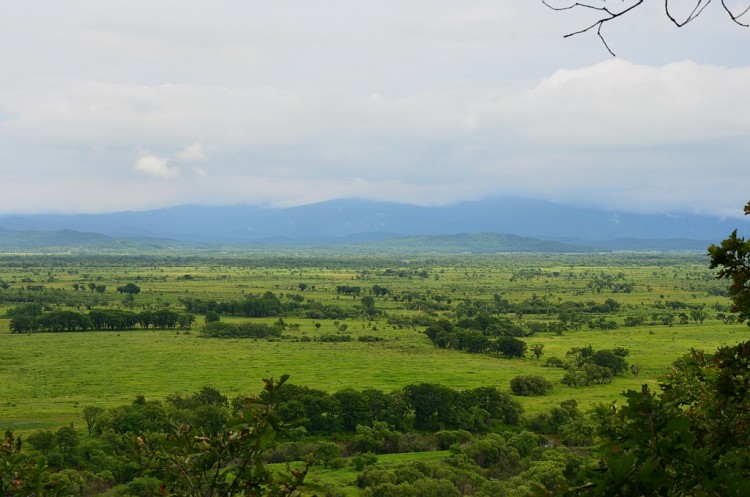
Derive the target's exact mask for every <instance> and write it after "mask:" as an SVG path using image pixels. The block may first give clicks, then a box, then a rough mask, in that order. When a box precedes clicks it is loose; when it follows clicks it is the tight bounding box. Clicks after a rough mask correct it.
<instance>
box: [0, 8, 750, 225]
mask: <svg viewBox="0 0 750 497" xmlns="http://www.w3.org/2000/svg"><path fill="white" fill-rule="evenodd" d="M552 1H553V0H550V2H552ZM619 3H620V2H616V4H619ZM682 3H685V2H682ZM731 3H732V2H730V4H731ZM736 3H737V4H738V5H739V3H740V2H739V0H737V2H736ZM646 4H647V5H645V6H643V7H642V8H640V9H639V10H638V11H635V12H633V13H632V14H630V15H628V16H627V17H624V18H622V19H621V20H619V21H618V22H615V23H610V24H609V25H608V26H606V27H605V30H604V33H605V35H606V37H607V41H608V43H609V45H610V46H611V48H612V49H613V51H615V53H616V54H617V55H618V57H617V58H612V57H611V56H610V55H609V54H608V53H607V51H606V50H605V48H604V47H603V46H602V44H601V43H600V42H599V40H598V39H597V38H596V35H595V34H584V35H580V36H578V37H574V38H569V39H565V40H564V39H563V38H562V36H563V35H564V34H565V33H567V32H569V31H572V30H575V29H576V28H580V27H584V26H585V25H586V24H587V22H590V19H591V18H592V17H591V15H592V14H593V12H586V13H584V12H580V13H575V12H561V13H555V12H552V11H550V10H549V9H547V8H546V7H544V6H543V5H542V4H541V2H540V1H536V0H534V1H531V0H486V1H484V0H481V1H480V0H460V1H457V0H398V1H393V0H338V1H334V0H298V1H285V0H263V1H259V0H236V1H235V0H213V1H211V2H209V1H191V0H174V1H172V0H158V1H153V0H149V1H141V0H128V1H117V0H108V1H101V0H86V1H77V0H71V1H67V2H58V1H53V0H47V1H41V0H40V1H37V0H27V1H23V2H21V1H12V0H5V1H2V2H0V70H1V71H2V72H0V213H9V212H110V211H118V210H143V209H149V208H154V207H163V206H170V205H178V204H185V203H202V204H233V203H252V204H256V203H262V204H273V205H295V204H301V203H309V202H314V201H319V200H326V199H331V198H342V197H361V198H369V199H377V200H392V201H400V202H408V203H418V204H442V203H451V202H456V201H459V200H471V199H478V198H481V197H486V196H500V195H515V196H525V197H534V198H545V199H548V200H552V201H558V202H562V203H568V204H575V205H586V206H604V207H606V208H608V209H612V210H619V211H636V212H679V211H690V212H699V213H707V214H716V215H730V216H740V215H741V211H742V206H743V205H744V204H745V203H746V202H747V200H748V199H750V93H749V92H748V91H749V90H750V29H747V28H741V27H739V26H737V25H735V24H732V23H731V22H730V21H729V20H728V19H727V17H726V16H725V15H724V13H723V11H722V9H721V5H720V4H718V3H717V4H715V5H714V4H711V5H709V7H708V8H707V9H706V11H705V12H704V15H703V16H702V18H700V19H698V20H697V21H695V22H694V23H693V24H690V25H689V26H688V27H685V28H683V29H677V28H675V27H674V26H672V25H671V24H669V21H668V20H667V18H666V17H665V16H664V14H663V11H662V10H661V9H662V4H661V2H646ZM558 5H565V3H564V2H559V3H558ZM748 17H750V15H749V16H748ZM748 20H749V21H750V19H748Z"/></svg>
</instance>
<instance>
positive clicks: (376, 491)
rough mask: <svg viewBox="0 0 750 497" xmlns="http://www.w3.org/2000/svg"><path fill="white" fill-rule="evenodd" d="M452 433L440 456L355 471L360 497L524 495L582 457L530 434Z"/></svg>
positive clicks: (552, 481) (553, 481)
mask: <svg viewBox="0 0 750 497" xmlns="http://www.w3.org/2000/svg"><path fill="white" fill-rule="evenodd" d="M446 435H453V438H454V439H455V440H456V443H454V444H452V446H451V451H452V454H451V455H450V456H449V457H448V458H446V459H445V460H443V461H439V462H433V463H427V462H421V461H420V462H405V463H398V464H390V465H387V466H386V465H381V464H374V465H370V466H367V467H365V468H364V469H363V471H362V472H361V473H360V474H359V475H358V476H357V480H356V484H357V486H358V487H359V488H360V489H361V495H362V496H363V497H379V496H383V497H385V496H388V497H392V496H398V497H402V496H403V497H460V496H475V497H496V496H499V495H502V496H507V497H526V496H527V495H528V493H529V492H530V491H531V490H532V486H533V485H538V486H541V485H544V486H548V487H549V488H554V487H555V484H556V482H557V481H558V480H559V479H560V478H562V477H563V475H564V474H565V471H566V469H567V468H568V467H576V466H577V465H579V464H580V463H581V461H582V460H583V458H582V457H580V456H577V455H575V454H573V453H572V452H571V451H570V450H568V449H564V448H554V447H552V446H549V445H545V442H546V439H545V438H544V437H539V436H538V435H535V434H533V433H530V432H527V431H522V432H520V433H513V432H503V433H493V434H489V435H486V436H482V437H468V438H466V437H462V436H461V434H460V433H446Z"/></svg>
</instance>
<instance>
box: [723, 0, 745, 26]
mask: <svg viewBox="0 0 750 497" xmlns="http://www.w3.org/2000/svg"><path fill="white" fill-rule="evenodd" d="M721 6H722V7H724V10H726V11H727V14H729V18H730V19H732V21H733V22H735V23H736V24H739V25H740V26H742V27H743V28H747V27H748V26H750V25H748V24H745V23H743V22H741V21H740V17H742V16H744V15H745V14H747V13H748V11H750V4H749V5H748V6H747V7H745V10H743V11H742V12H740V13H739V14H737V15H734V14H733V13H732V11H731V10H729V7H727V4H726V0H721Z"/></svg>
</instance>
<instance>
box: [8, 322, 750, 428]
mask: <svg viewBox="0 0 750 497" xmlns="http://www.w3.org/2000/svg"><path fill="white" fill-rule="evenodd" d="M290 322H295V320H290ZM297 322H300V323H301V327H300V328H301V331H299V332H289V334H290V335H294V336H297V337H302V336H304V335H305V334H307V335H308V336H315V335H316V334H320V333H324V332H326V331H325V330H328V331H329V332H332V330H333V326H332V323H330V322H325V326H323V327H321V330H324V331H322V332H321V331H320V330H315V328H314V326H313V324H312V321H301V320H297ZM383 328H386V327H385V326H383ZM351 330H353V331H354V332H355V335H356V334H372V332H370V331H369V330H361V327H360V326H359V325H358V322H356V321H355V322H352V326H351ZM377 333H378V335H379V336H382V337H385V338H386V341H384V342H377V343H361V342H347V343H321V342H315V341H310V342H304V341H280V342H267V341H256V340H248V339H205V338H200V337H199V336H198V334H197V333H195V332H194V333H192V334H184V333H180V334H178V333H176V332H173V331H130V332H85V333H84V332H81V333H61V334H32V335H11V334H2V335H0V399H2V401H0V428H7V427H10V428H14V429H17V430H29V429H36V428H50V427H55V426H62V425H65V424H68V423H70V422H75V423H77V424H79V425H80V424H82V419H81V417H80V413H81V411H82V409H83V407H85V406H89V405H94V406H101V407H112V406H116V405H121V404H125V403H129V402H130V401H132V399H133V398H134V397H135V396H136V395H138V394H143V395H145V396H146V397H147V398H149V399H160V398H163V397H165V396H166V395H169V394H172V393H175V392H191V391H196V390H198V389H200V388H201V387H202V386H205V385H210V386H214V387H216V388H218V389H219V390H221V391H222V392H224V393H225V394H228V395H230V396H232V395H236V394H240V393H250V392H256V391H258V390H259V389H260V386H261V379H262V378H264V377H269V376H273V377H276V378H278V377H279V376H281V375H282V374H290V375H291V380H290V381H291V382H292V383H296V384H302V385H307V386H310V387H313V388H319V389H322V390H326V391H329V392H334V391H337V390H340V389H343V388H347V387H353V388H356V389H363V388H377V389H380V390H384V391H391V390H394V389H399V388H402V387H403V386H405V385H408V384H411V383H419V382H432V383H440V384H443V385H447V386H450V387H452V388H456V389H465V388H474V387H479V386H494V387H499V388H502V389H508V385H509V382H510V380H511V379H512V378H513V377H514V376H517V375H521V374H539V375H544V376H546V377H548V378H549V379H550V380H551V381H552V382H553V383H554V384H555V388H554V389H553V391H552V392H551V393H550V394H548V395H546V396H544V397H532V398H522V399H520V400H521V401H522V403H523V404H524V406H525V407H526V409H527V411H529V412H537V411H540V410H544V409H547V408H549V407H550V406H552V405H554V404H556V403H558V402H560V401H561V400H565V399H568V398H575V399H578V400H579V401H580V402H581V403H582V404H583V405H584V406H588V405H590V404H591V403H594V402H611V401H612V400H614V399H615V398H617V397H618V396H619V393H620V392H622V391H624V390H627V389H636V388H639V386H640V385H641V383H644V382H649V383H652V384H653V383H654V382H655V379H656V377H657V376H658V375H659V374H661V373H663V372H664V371H665V370H666V368H667V367H668V366H669V364H670V363H671V362H672V361H673V360H674V359H675V358H677V357H679V356H680V355H682V354H684V353H686V352H687V351H688V350H689V349H690V348H691V347H696V348H702V349H705V350H707V351H710V350H714V349H715V348H716V347H717V346H719V345H722V344H732V343H736V342H738V341H741V340H746V339H748V338H750V333H749V332H748V328H747V326H744V325H734V326H728V325H708V324H705V325H702V326H691V325H688V326H679V327H678V326H675V327H671V328H670V327H662V326H658V327H657V326H652V327H646V328H621V329H619V330H615V331H608V332H602V331H588V330H587V331H579V332H571V333H566V334H565V335H562V336H556V335H551V334H541V335H537V336H534V337H529V338H526V339H525V340H526V341H527V342H528V343H543V344H544V345H545V348H544V356H543V357H542V359H541V360H540V361H537V360H535V359H533V358H526V359H513V360H507V359H502V358H497V357H495V356H491V355H483V354H468V353H464V352H457V351H452V350H441V349H438V348H435V347H433V346H432V344H431V343H430V342H429V340H428V339H427V338H426V337H425V336H424V335H423V334H421V333H419V332H418V331H415V330H413V329H403V330H396V329H392V328H386V329H385V330H384V331H380V332H377ZM589 344H590V345H592V346H593V347H594V348H595V349H603V348H612V347H616V346H623V347H627V348H628V349H630V351H631V356H630V357H629V358H628V360H629V362H631V363H635V364H638V365H640V366H641V367H642V372H641V374H640V376H639V377H633V376H631V375H626V376H623V377H619V378H617V379H616V380H615V381H614V382H613V383H612V384H608V385H597V386H592V387H588V388H569V387H566V386H564V385H562V384H561V383H560V382H559V380H560V379H561V378H562V375H563V370H561V369H552V368H547V367H543V366H542V364H543V363H544V360H545V359H546V358H547V357H550V356H557V357H561V358H564V355H565V352H566V351H567V350H568V349H570V348H571V347H580V346H586V345H589Z"/></svg>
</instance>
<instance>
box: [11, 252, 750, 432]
mask: <svg viewBox="0 0 750 497" xmlns="http://www.w3.org/2000/svg"><path fill="white" fill-rule="evenodd" d="M0 281H3V282H6V283H7V288H4V289H1V290H0V297H2V301H1V302H0V305H2V309H0V313H2V314H3V315H4V312H5V311H6V310H8V309H12V308H14V307H15V306H16V305H19V304H21V303H24V302H42V303H43V304H44V307H45V312H51V311H53V310H54V309H72V310H78V311H80V312H85V311H86V310H87V309H89V308H113V309H130V310H134V311H138V310H143V309H160V308H169V309H176V310H183V309H184V306H185V301H186V299H193V300H212V301H219V302H220V301H228V300H242V299H244V298H246V297H248V296H252V295H260V294H263V293H265V292H272V293H273V294H275V295H278V296H280V298H283V299H287V298H290V299H291V298H292V297H294V298H296V299H297V300H300V299H302V300H301V301H304V302H310V301H314V302H317V303H320V304H321V305H326V306H335V307H337V308H341V309H343V310H348V311H347V312H349V313H350V314H349V317H346V318H338V319H329V318H310V317H306V316H304V315H299V313H298V314H297V315H295V314H291V315H287V316H278V317H277V316H273V317H263V318H244V317H238V316H223V315H222V316H221V320H222V321H224V322H228V323H241V322H246V321H253V322H264V323H269V324H272V323H274V322H277V321H278V319H279V317H281V318H282V319H283V321H284V323H285V326H286V329H285V331H284V333H283V336H282V338H280V339H275V340H253V339H218V338H203V337H201V336H200V329H201V327H202V326H203V323H204V316H203V315H198V316H197V319H196V322H195V323H194V324H193V326H192V329H189V330H187V329H169V330H153V329H148V330H142V329H133V330H122V331H107V332H102V331H79V332H70V333H29V334H12V333H10V322H11V319H10V318H8V317H5V318H0V428H2V429H5V428H12V429H14V430H17V431H30V430H35V429H39V428H45V429H48V428H53V427H57V426H63V425H67V424H70V423H75V425H76V426H77V427H78V426H82V424H83V421H82V419H81V411H82V409H83V408H84V407H86V406H100V407H111V406H116V405H122V404H127V403H129V402H130V401H131V400H132V399H133V398H134V397H135V396H136V395H140V394H142V395H144V396H146V398H148V399H158V398H163V397H165V396H166V395H169V394H173V393H176V392H193V391H196V390H198V389H200V388H201V387H203V386H213V387H215V388H217V389H219V390H220V391H222V392H223V393H224V394H226V395H228V396H234V395H237V394H240V393H248V392H255V391H257V390H259V388H260V385H261V379H262V378H264V377H269V376H273V377H279V376H281V375H282V374H286V373H288V374H290V375H291V380H290V381H291V382H292V383H295V384H299V385H306V386H309V387H312V388H317V389H321V390H326V391H329V392H334V391H337V390H341V389H343V388H348V387H352V388H355V389H364V388H376V389H380V390H384V391H391V390H394V389H400V388H402V387H404V386H406V385H408V384H412V383H421V382H430V383H439V384H443V385H446V386H449V387H452V388H456V389H464V388H474V387H479V386H495V387H499V388H501V389H503V390H508V385H509V382H510V380H511V378H513V377H515V376H517V375H522V374H523V375H528V374H533V375H542V376H545V377H547V378H548V379H549V380H550V381H552V382H553V384H554V389H553V390H552V391H551V392H550V393H549V394H547V395H545V396H542V397H529V398H520V401H521V402H522V404H523V405H524V407H525V408H526V410H527V412H538V411H541V410H545V409H547V408H549V407H551V406H552V405H555V404H557V403H559V402H560V401H562V400H565V399H569V398H574V399H576V400H578V401H579V402H580V403H581V404H582V405H583V406H589V405H591V404H592V403H597V402H607V403H609V402H611V401H613V400H615V399H616V398H618V396H619V394H620V393H621V392H623V391H625V390H627V389H638V388H640V385H641V384H642V383H645V382H648V383H651V384H654V383H655V382H656V381H657V377H658V376H659V375H660V374H662V373H663V372H664V371H665V370H666V369H667V368H668V367H669V365H670V364H671V363H672V362H673V361H674V360H675V359H676V358H677V357H679V356H681V355H682V354H684V353H686V352H688V351H689V350H690V349H691V348H698V349H703V350H706V351H712V350H714V349H715V348H716V347H717V346H720V345H722V344H733V343H736V342H739V341H743V340H747V339H748V338H749V337H750V332H749V331H750V330H748V327H747V326H746V325H744V324H734V323H732V322H731V320H730V319H727V316H728V315H729V313H728V299H727V298H726V296H725V295H722V292H724V289H725V284H724V283H723V282H719V281H716V280H715V278H714V277H713V274H712V272H711V271H709V270H708V269H707V262H706V258H705V257H704V256H702V255H701V254H599V255H596V254H595V255H591V254H586V255H559V256H545V255H537V256H530V255H520V254H519V255H497V256H471V255H466V256H430V257H424V258H413V257H412V258H410V259H408V260H406V259H403V258H399V257H395V256H394V257H372V258H368V257H364V256H351V257H345V256H331V257H312V256H305V255H298V256H283V257H272V256H268V255H258V254H247V255H246V256H243V257H239V256H233V257H226V256H219V255H217V256H200V257H198V256H193V257H180V258H158V259H157V258H151V257H146V256H144V257H129V258H118V257H112V258H107V257H101V258H96V259H90V258H79V257H76V256H68V257H66V256H55V257H46V256H29V257H23V258H19V257H16V256H7V257H0ZM129 282H134V283H135V284H137V285H138V286H139V287H140V289H141V292H140V293H138V294H137V295H134V296H128V295H125V294H122V293H118V292H117V291H116V288H117V287H118V286H121V285H124V284H126V283H129ZM90 283H94V284H95V285H102V286H104V287H105V289H104V290H103V291H101V292H100V291H98V290H94V289H90V288H89V284H90ZM302 284H304V285H302ZM376 285H377V286H380V287H383V288H386V289H387V290H388V293H387V294H385V295H376V296H375V297H374V305H375V309H376V310H377V313H376V314H374V315H368V314H366V313H363V312H360V309H361V308H362V298H363V297H365V296H372V295H373V287H374V286H376ZM341 286H357V287H359V288H360V293H358V294H356V295H348V294H342V293H341V292H340V291H337V287H341ZM496 295H499V296H501V297H502V298H503V299H506V300H507V301H509V302H511V303H514V304H519V305H520V304H521V303H525V302H526V303H528V302H532V303H535V308H536V309H538V310H540V311H539V312H537V313H535V314H525V313H521V312H520V311H519V312H516V313H512V312H510V313H505V314H503V315H502V316H500V317H502V318H505V319H509V320H512V321H513V322H514V323H517V324H518V325H519V326H521V327H522V328H523V329H524V330H526V331H527V333H529V334H530V333H532V331H531V329H532V328H533V326H532V323H537V324H544V323H554V322H558V320H559V318H560V316H559V313H558V312H556V309H558V308H559V306H561V305H563V304H564V303H566V302H569V303H580V304H584V303H587V302H594V303H597V304H598V303H601V302H604V301H605V300H606V299H613V300H615V301H616V302H617V303H618V304H619V308H618V309H617V310H616V312H612V313H608V314H606V316H599V315H598V314H590V315H587V316H586V318H587V319H597V318H599V317H606V319H607V320H610V321H614V322H616V323H617V328H616V329H606V330H603V329H591V328H590V327H588V326H586V325H585V324H584V325H583V326H580V329H572V328H571V329H567V330H565V331H564V332H562V333H561V334H558V333H552V332H548V331H541V332H534V333H533V334H531V336H524V337H522V340H524V341H525V342H526V343H527V344H543V345H544V349H543V355H542V357H541V358H540V359H539V360H537V359H534V358H533V357H531V355H530V354H528V353H527V354H526V357H525V358H520V359H519V358H515V359H504V358H500V357H497V356H496V355H494V354H490V353H481V354H470V353H467V352H463V351H458V350H452V349H440V348H437V347H435V346H434V345H433V344H432V343H431V341H430V340H429V338H428V337H427V336H426V335H425V334H424V333H423V330H424V328H425V327H424V326H420V325H418V324H414V323H416V322H421V320H422V319H425V320H427V319H436V318H438V317H445V318H448V319H454V318H456V316H457V315H458V314H460V313H461V312H462V311H461V306H466V305H467V304H466V303H467V302H474V303H475V304H476V305H475V307H477V306H479V308H481V306H482V303H483V302H486V303H487V305H488V306H489V305H490V303H491V302H492V301H493V299H495V298H496V297H495V296H496ZM540 302H542V304H543V305H539V303H540ZM545 306H546V310H545ZM691 309H693V310H695V309H699V310H702V311H704V316H703V318H704V320H703V321H702V322H699V321H697V320H695V319H692V318H691V317H690V310H691ZM680 314H683V316H682V317H680ZM634 317H638V321H637V324H635V325H633V323H632V322H631V325H629V326H625V322H626V320H627V319H628V318H631V319H632V318H634ZM685 317H687V318H688V319H687V320H686V319H685ZM414 318H417V320H414ZM409 320H412V321H409ZM406 323H410V324H406ZM342 325H343V326H342ZM324 335H339V336H341V335H347V336H350V337H351V338H352V339H351V341H346V342H326V341H318V340H317V338H319V337H321V336H324ZM360 336H365V337H377V338H378V339H379V340H380V341H373V342H371V341H366V342H365V341H358V340H357V338H358V337H360ZM588 345H591V346H592V347H593V348H594V349H595V350H600V349H611V348H614V347H624V348H627V349H628V350H629V351H630V355H629V357H628V358H627V360H628V362H629V363H630V364H636V365H638V366H640V374H639V375H638V376H634V375H632V374H630V373H628V374H626V375H624V376H619V377H617V378H616V379H615V380H614V381H613V382H612V383H607V384H603V385H592V386H589V387H580V388H570V387H567V386H565V385H563V384H561V383H560V379H561V378H562V376H563V374H564V370H563V369H560V368H550V367H545V366H544V363H545V361H546V359H547V358H549V357H558V358H560V359H563V360H565V359H566V352H567V351H568V350H570V349H571V348H572V347H585V346H588Z"/></svg>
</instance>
